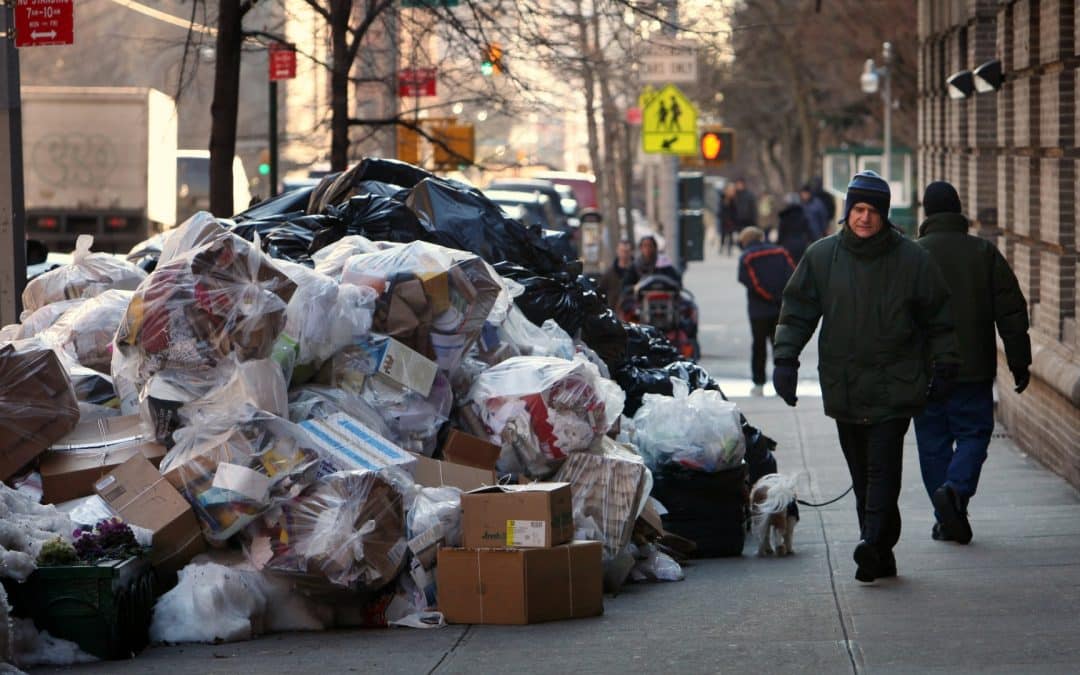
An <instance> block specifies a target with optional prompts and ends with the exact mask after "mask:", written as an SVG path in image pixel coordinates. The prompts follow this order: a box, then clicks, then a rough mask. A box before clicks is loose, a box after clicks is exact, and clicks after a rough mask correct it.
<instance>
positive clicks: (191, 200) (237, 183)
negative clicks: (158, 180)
mask: <svg viewBox="0 0 1080 675" xmlns="http://www.w3.org/2000/svg"><path fill="white" fill-rule="evenodd" d="M232 168H233V211H232V213H227V214H226V213H222V214H217V215H221V216H226V217H228V216H231V215H233V214H236V213H240V212H241V211H243V210H245V209H246V208H248V207H249V206H251V187H250V186H249V185H248V177H247V172H246V171H244V163H243V162H242V161H240V158H239V157H236V156H234V157H233V167H232ZM209 210H210V151H209V150H177V151H176V222H177V224H180V223H182V222H184V221H185V220H187V219H188V218H190V217H191V216H193V215H194V214H195V213H196V212H197V211H209Z"/></svg>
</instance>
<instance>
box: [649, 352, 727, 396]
mask: <svg viewBox="0 0 1080 675" xmlns="http://www.w3.org/2000/svg"><path fill="white" fill-rule="evenodd" d="M663 370H664V372H666V373H667V374H668V376H669V377H674V378H676V379H679V380H682V381H683V382H685V383H686V384H687V385H689V387H690V391H694V390H695V389H709V390H711V391H720V385H719V384H717V383H716V380H714V379H712V377H710V376H709V372H708V371H707V370H705V369H704V368H702V367H701V366H699V365H698V364H696V363H694V362H693V361H675V362H673V363H669V364H667V365H666V366H664V367H663ZM720 395H721V396H723V397H724V400H725V401H726V400H727V396H724V392H722V391H720Z"/></svg>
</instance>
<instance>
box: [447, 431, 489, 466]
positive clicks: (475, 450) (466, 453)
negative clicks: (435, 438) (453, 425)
mask: <svg viewBox="0 0 1080 675" xmlns="http://www.w3.org/2000/svg"><path fill="white" fill-rule="evenodd" d="M501 452H502V448H501V447H499V446H497V445H495V444H494V443H489V442H488V441H485V440H484V439H482V438H478V437H476V436H473V435H472V434H467V433H465V432H464V431H460V430H458V429H451V430H450V433H449V434H448V435H447V436H446V442H445V443H443V447H442V454H443V458H445V459H446V460H447V461H448V462H453V463H454V464H464V465H465V466H472V467H476V468H477V469H489V470H492V471H494V470H495V463H496V462H498V461H499V454H500V453H501Z"/></svg>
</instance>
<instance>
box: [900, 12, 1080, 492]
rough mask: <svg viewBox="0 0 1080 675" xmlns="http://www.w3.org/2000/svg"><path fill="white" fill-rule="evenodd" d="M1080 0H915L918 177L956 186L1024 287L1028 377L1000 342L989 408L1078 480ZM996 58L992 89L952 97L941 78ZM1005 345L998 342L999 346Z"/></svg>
mask: <svg viewBox="0 0 1080 675" xmlns="http://www.w3.org/2000/svg"><path fill="white" fill-rule="evenodd" d="M1076 5H1077V3H1076V0H919V68H918V72H919V84H918V88H919V101H918V112H919V152H918V176H919V177H918V181H919V184H920V185H925V184H926V183H928V182H929V181H932V180H936V179H944V180H949V181H950V182H952V183H953V184H954V185H956V187H957V190H958V191H959V192H960V196H961V199H962V200H963V201H964V206H965V212H966V213H967V214H968V216H969V217H971V218H972V219H974V220H976V221H977V227H978V233H979V234H980V235H981V236H985V237H988V238H991V239H994V240H995V241H996V243H997V245H998V247H999V248H1000V249H1001V251H1002V252H1003V253H1004V254H1005V257H1006V258H1007V259H1008V261H1009V263H1010V264H1011V265H1012V267H1013V270H1014V271H1015V272H1016V276H1017V278H1018V279H1019V280H1020V286H1021V288H1022V289H1023V291H1024V295H1025V296H1026V297H1027V300H1028V306H1029V308H1030V317H1031V324H1032V330H1031V339H1032V351H1033V354H1034V363H1033V365H1032V383H1031V386H1030V387H1029V388H1028V390H1027V391H1026V392H1024V394H1023V395H1017V394H1015V393H1014V392H1013V389H1012V386H1013V383H1012V377H1011V376H1010V374H1009V371H1008V369H1007V368H1006V366H1005V360H1004V355H1003V354H1001V353H1000V350H999V365H998V373H999V374H998V384H999V386H998V388H997V389H998V395H999V401H998V414H999V418H1000V419H1001V421H1003V422H1004V424H1005V426H1007V427H1008V429H1009V432H1010V433H1011V435H1012V436H1013V437H1014V439H1015V440H1016V442H1017V444H1018V445H1020V446H1021V447H1022V448H1023V449H1024V450H1025V451H1027V452H1028V453H1029V454H1031V455H1032V456H1033V457H1036V458H1038V459H1039V460H1040V461H1042V462H1044V463H1045V464H1046V465H1048V466H1049V467H1050V468H1052V469H1053V470H1054V471H1057V472H1058V473H1060V474H1062V475H1063V476H1065V477H1066V478H1067V479H1068V480H1069V481H1070V482H1072V483H1073V484H1074V485H1077V486H1080V327H1078V325H1077V315H1076V304H1077V296H1078V295H1080V280H1078V278H1077V260H1078V255H1077V233H1078V229H1080V228H1078V213H1077V208H1076V207H1077V202H1078V201H1080V149H1078V144H1077V141H1078V138H1080V116H1077V114H1076V98H1077V91H1078V90H1080V67H1078V66H1080V10H1078V9H1077V7H1076ZM990 59H1000V60H1001V62H1002V67H1003V70H1004V72H1005V82H1004V84H1003V86H1002V87H1001V89H1000V90H999V91H997V92H993V93H983V94H979V93H973V94H972V95H971V96H969V97H968V98H966V99H962V100H954V99H950V98H949V97H948V95H947V92H946V84H945V80H946V78H947V77H949V75H951V74H952V73H955V72H957V71H960V70H972V69H974V68H975V67H976V66H978V65H979V64H981V63H983V62H985V61H988V60H990ZM999 346H1000V343H999Z"/></svg>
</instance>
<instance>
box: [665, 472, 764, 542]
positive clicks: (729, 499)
mask: <svg viewBox="0 0 1080 675" xmlns="http://www.w3.org/2000/svg"><path fill="white" fill-rule="evenodd" d="M746 475H747V473H746V463H745V462H740V464H739V465H738V466H737V467H734V468H731V469H726V470H723V471H717V472H715V473H702V472H699V471H690V470H688V469H684V468H682V467H667V468H664V469H662V470H661V471H657V472H656V473H655V474H654V476H653V481H654V482H653V489H652V496H653V497H656V498H657V499H658V500H660V502H661V503H662V504H663V505H664V507H665V508H667V510H668V512H667V513H666V514H665V515H664V516H663V521H664V529H665V530H666V531H668V532H671V533H673V534H677V535H679V536H680V537H685V538H687V539H689V540H691V541H693V542H694V543H696V544H697V556H698V557H701V558H719V557H724V556H737V555H742V550H743V544H744V542H745V540H746V518H747V508H746V501H747V485H746Z"/></svg>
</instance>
